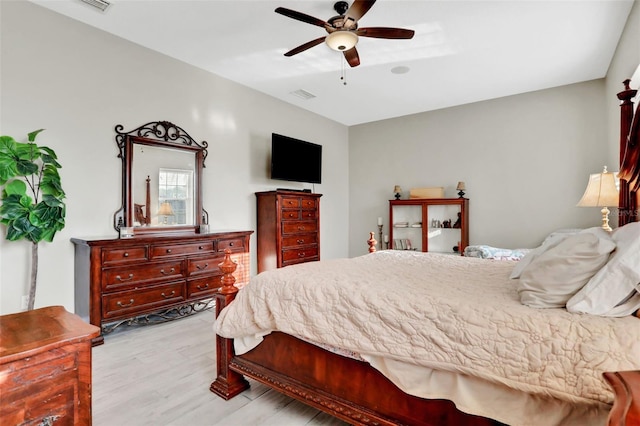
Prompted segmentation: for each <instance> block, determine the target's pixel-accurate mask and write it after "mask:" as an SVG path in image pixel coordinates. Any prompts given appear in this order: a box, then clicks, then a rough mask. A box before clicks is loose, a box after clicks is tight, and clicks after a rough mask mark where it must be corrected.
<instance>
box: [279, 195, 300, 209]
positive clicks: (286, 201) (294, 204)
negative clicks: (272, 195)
mask: <svg viewBox="0 0 640 426" xmlns="http://www.w3.org/2000/svg"><path fill="white" fill-rule="evenodd" d="M281 207H282V208H283V209H294V208H299V207H300V198H298V197H282V206H281Z"/></svg>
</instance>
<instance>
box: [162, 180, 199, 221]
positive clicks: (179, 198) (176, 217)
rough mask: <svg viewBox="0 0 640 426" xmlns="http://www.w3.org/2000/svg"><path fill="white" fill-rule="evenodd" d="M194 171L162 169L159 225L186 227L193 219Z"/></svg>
mask: <svg viewBox="0 0 640 426" xmlns="http://www.w3.org/2000/svg"><path fill="white" fill-rule="evenodd" d="M191 206H193V170H181V169H165V168H160V170H159V173H158V224H160V225H185V224H188V220H187V218H191V217H193V212H192V211H191Z"/></svg>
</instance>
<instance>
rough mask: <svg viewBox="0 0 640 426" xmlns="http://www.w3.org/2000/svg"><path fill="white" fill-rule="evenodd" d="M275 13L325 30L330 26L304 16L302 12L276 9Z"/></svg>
mask: <svg viewBox="0 0 640 426" xmlns="http://www.w3.org/2000/svg"><path fill="white" fill-rule="evenodd" d="M275 12H276V13H279V14H280V15H284V16H287V17H289V18H293V19H297V20H298V21H302V22H306V23H307V24H311V25H316V26H318V27H323V28H326V27H330V26H331V25H329V24H328V23H327V22H325V21H323V20H322V19H318V18H314V17H313V16H310V15H307V14H304V13H302V12H296V11H295V10H291V9H287V8H286V7H278V8H277V9H276V10H275Z"/></svg>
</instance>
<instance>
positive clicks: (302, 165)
mask: <svg viewBox="0 0 640 426" xmlns="http://www.w3.org/2000/svg"><path fill="white" fill-rule="evenodd" d="M321 177H322V145H318V144H315V143H311V142H306V141H302V140H299V139H294V138H290V137H288V136H283V135H279V134H277V133H273V134H272V137H271V179H278V180H288V181H294V182H308V183H321V182H320V181H321Z"/></svg>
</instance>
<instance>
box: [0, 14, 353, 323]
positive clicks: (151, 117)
mask: <svg viewBox="0 0 640 426" xmlns="http://www.w3.org/2000/svg"><path fill="white" fill-rule="evenodd" d="M0 15H1V16H0V19H1V33H0V43H1V52H0V54H1V58H2V63H1V66H2V69H1V77H0V88H1V90H2V97H1V104H0V107H1V112H2V115H1V117H0V131H1V134H4V135H11V136H14V137H16V138H17V139H18V140H25V138H26V134H27V133H28V132H30V131H32V130H35V129H38V128H45V129H46V131H45V132H43V133H41V134H40V135H39V136H38V142H39V143H41V144H46V145H48V146H50V147H51V148H52V149H54V150H55V151H56V153H57V154H58V157H59V161H60V163H61V164H62V166H63V168H62V170H61V176H62V183H63V187H64V189H65V191H66V193H67V226H66V228H65V229H64V230H63V231H62V232H60V233H58V234H57V235H56V238H55V240H54V242H53V243H51V244H48V243H42V244H41V245H40V262H39V264H40V270H39V279H38V295H37V297H36V307H38V306H44V305H64V306H65V307H66V308H67V309H69V310H73V307H74V299H73V245H72V244H71V242H70V241H69V239H70V238H71V237H91V236H113V235H116V233H115V231H114V230H113V227H112V223H113V222H112V221H113V213H114V212H115V211H116V210H117V209H118V208H119V207H120V203H121V198H120V197H121V183H120V182H121V162H120V160H119V159H118V158H117V154H118V149H117V146H116V143H115V141H114V136H115V132H114V127H115V126H116V124H122V125H124V127H125V129H127V130H130V129H133V128H135V127H138V126H140V125H142V124H144V123H147V122H149V121H157V120H169V121H172V122H174V123H175V124H178V125H179V126H181V127H183V128H184V129H185V130H186V131H187V132H189V133H190V135H191V136H192V137H193V138H194V139H196V140H198V141H202V140H206V141H207V142H208V143H209V156H208V158H207V162H206V169H205V171H204V183H203V186H204V194H205V195H204V206H205V208H206V209H207V211H208V212H209V216H210V222H211V224H210V227H211V229H253V230H254V229H255V196H254V195H253V193H254V192H256V191H263V190H270V189H275V188H278V187H285V188H302V187H305V185H302V184H296V183H291V182H283V181H272V180H270V179H269V178H268V161H269V159H268V158H269V155H270V149H271V133H272V132H277V133H282V134H285V135H289V136H292V137H296V138H300V139H305V140H309V141H311V142H315V143H319V144H322V145H323V155H324V165H323V168H324V170H323V172H324V174H323V183H322V184H321V185H315V191H316V192H319V193H322V194H324V195H323V197H322V199H321V216H322V228H321V239H322V245H321V254H322V257H323V258H334V257H345V256H347V247H348V239H347V238H348V232H347V228H348V222H347V220H346V218H347V217H348V205H349V200H348V187H347V185H346V182H347V180H348V172H347V170H348V164H347V161H348V147H347V134H348V133H347V128H346V127H345V126H343V125H341V124H338V123H335V122H333V121H330V120H327V119H324V118H322V117H320V116H317V115H314V114H311V113H309V112H307V111H304V110H302V109H300V108H296V107H293V106H291V105H288V104H286V103H284V102H281V101H279V100H276V99H274V98H272V97H269V96H266V95H263V94H260V93H258V92H256V91H253V90H250V89H248V88H246V87H244V86H240V85H238V84H235V83H232V82H230V81H228V80H225V79H223V78H219V77H217V76H214V75H211V74H209V73H206V72H204V71H202V70H200V69H197V68H194V67H192V66H189V65H186V64H184V63H182V62H179V61H176V60H174V59H171V58H168V57H166V56H164V55H160V54H158V53H155V52H153V51H150V50H148V49H146V48H143V47H140V46H138V45H135V44H132V43H130V42H128V41H125V40H123V39H120V38H118V37H114V36H112V35H110V34H107V33H105V32H102V31H99V30H96V29H93V28H90V27H88V26H86V25H84V24H81V23H78V22H76V21H73V20H71V19H69V18H66V17H63V16H61V15H58V14H56V13H53V12H51V11H49V10H47V9H44V8H41V7H39V6H36V5H34V4H31V3H28V2H23V1H20V2H18V1H1V2H0ZM306 187H309V188H311V186H310V185H306ZM2 232H3V234H4V232H5V229H4V227H3V229H2ZM252 248H253V249H255V237H252ZM254 253H255V250H254ZM29 255H30V244H29V243H28V242H24V241H22V242H7V241H6V240H5V239H4V236H3V237H2V238H0V278H1V281H0V299H1V301H0V313H10V312H16V311H19V310H20V301H21V296H22V295H23V294H27V287H28V281H29V278H28V277H29V270H30V266H29V265H30V262H29V259H30V257H29ZM252 266H253V268H252V270H253V271H255V258H254V259H253V265H252Z"/></svg>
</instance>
